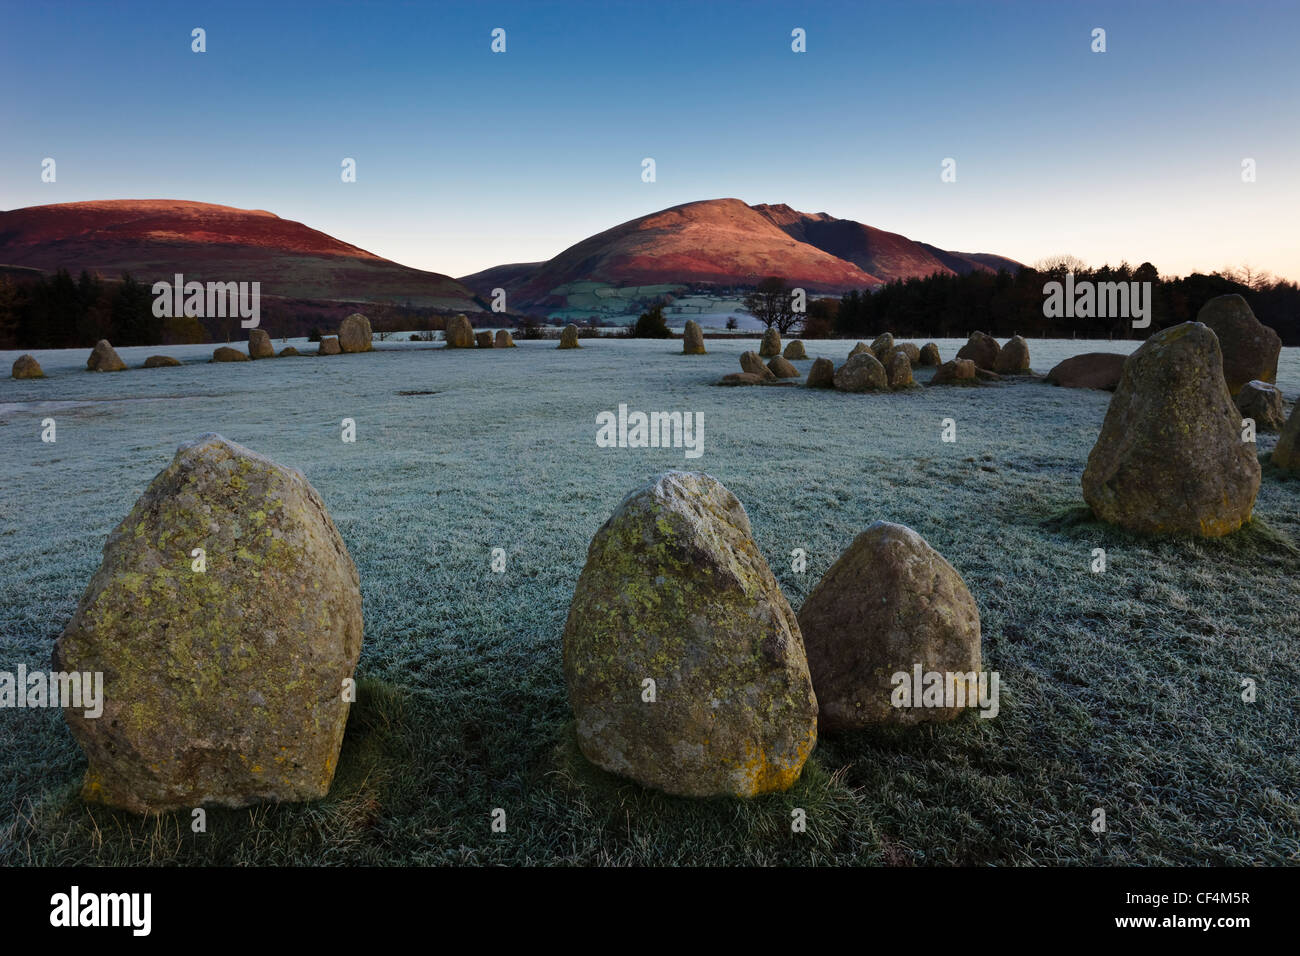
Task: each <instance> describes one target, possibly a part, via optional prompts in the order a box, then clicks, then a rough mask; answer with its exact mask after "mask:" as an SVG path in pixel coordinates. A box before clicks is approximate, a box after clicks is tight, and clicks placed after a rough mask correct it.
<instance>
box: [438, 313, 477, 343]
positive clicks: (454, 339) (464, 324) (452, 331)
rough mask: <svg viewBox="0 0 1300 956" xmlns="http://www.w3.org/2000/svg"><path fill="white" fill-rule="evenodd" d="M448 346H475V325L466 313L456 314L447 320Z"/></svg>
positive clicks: (446, 336)
mask: <svg viewBox="0 0 1300 956" xmlns="http://www.w3.org/2000/svg"><path fill="white" fill-rule="evenodd" d="M445 338H446V339H447V348H449V349H472V348H473V347H474V326H473V325H471V324H470V321H469V319H468V318H466V317H465V316H464V315H455V316H452V317H451V318H450V319H448V320H447V331H446V334H445Z"/></svg>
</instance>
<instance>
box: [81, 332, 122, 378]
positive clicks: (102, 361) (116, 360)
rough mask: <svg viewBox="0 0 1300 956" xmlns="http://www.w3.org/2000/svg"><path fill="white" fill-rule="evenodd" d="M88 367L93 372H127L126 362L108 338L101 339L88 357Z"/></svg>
mask: <svg viewBox="0 0 1300 956" xmlns="http://www.w3.org/2000/svg"><path fill="white" fill-rule="evenodd" d="M86 368H87V369H88V370H89V371H91V372H125V371H126V363H125V362H123V361H122V357H121V356H120V355H118V354H117V349H115V348H113V346H112V344H111V343H110V342H109V341H108V339H100V340H99V341H98V342H96V343H95V348H94V350H93V351H92V352H91V353H90V358H88V359H86Z"/></svg>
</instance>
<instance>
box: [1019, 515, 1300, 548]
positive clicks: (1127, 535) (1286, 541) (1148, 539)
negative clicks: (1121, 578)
mask: <svg viewBox="0 0 1300 956" xmlns="http://www.w3.org/2000/svg"><path fill="white" fill-rule="evenodd" d="M1038 524H1039V526H1040V527H1042V528H1043V529H1044V530H1047V531H1055V532H1057V533H1059V534H1062V535H1064V536H1066V537H1072V538H1079V539H1084V538H1086V539H1087V540H1088V541H1092V540H1093V539H1095V538H1096V537H1097V534H1098V533H1102V534H1104V535H1105V537H1106V538H1107V539H1108V540H1110V541H1116V542H1123V543H1127V544H1131V545H1136V546H1139V547H1143V548H1146V549H1148V550H1151V551H1155V552H1158V553H1159V552H1169V553H1173V552H1187V551H1197V552H1203V553H1206V554H1209V555H1215V556H1220V557H1225V558H1232V559H1235V560H1239V561H1274V562H1275V561H1278V560H1283V561H1290V562H1297V561H1300V547H1297V546H1296V544H1295V542H1293V541H1292V540H1291V539H1290V537H1288V536H1287V535H1286V534H1284V533H1283V532H1281V531H1278V530H1277V529H1275V528H1273V527H1271V526H1270V525H1269V524H1268V523H1267V522H1266V521H1264V520H1263V519H1262V518H1259V517H1256V518H1254V519H1252V520H1251V522H1250V523H1249V524H1247V525H1244V526H1243V527H1241V528H1239V529H1238V530H1236V531H1234V532H1232V533H1231V534H1225V535H1223V536H1222V537H1219V538H1201V537H1196V536H1194V535H1181V534H1143V533H1140V532H1137V531H1130V530H1128V529H1127V528H1123V527H1120V526H1119V525H1113V524H1107V523H1106V522H1104V521H1100V520H1098V518H1097V517H1096V516H1095V515H1094V514H1093V513H1092V509H1091V508H1089V507H1088V506H1087V505H1083V504H1079V505H1072V506H1069V507H1066V508H1059V509H1057V510H1056V511H1053V512H1051V513H1049V514H1047V515H1046V516H1044V517H1042V518H1041V519H1040V520H1039V522H1038Z"/></svg>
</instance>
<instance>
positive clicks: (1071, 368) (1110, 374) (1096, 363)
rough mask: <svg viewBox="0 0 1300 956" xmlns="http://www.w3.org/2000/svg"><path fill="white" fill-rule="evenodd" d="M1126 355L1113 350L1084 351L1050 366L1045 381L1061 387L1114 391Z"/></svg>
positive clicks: (1121, 372) (1126, 357)
mask: <svg viewBox="0 0 1300 956" xmlns="http://www.w3.org/2000/svg"><path fill="white" fill-rule="evenodd" d="M1127 359H1128V356H1127V355H1119V354H1117V353H1115V352H1085V353H1084V354H1082V355H1073V356H1071V357H1070V358H1068V359H1066V360H1065V361H1064V362H1061V363H1059V364H1057V365H1055V366H1053V367H1052V370H1051V371H1050V372H1048V373H1047V381H1048V382H1050V383H1051V384H1052V385H1059V386H1061V387H1062V388H1097V389H1102V390H1104V391H1107V392H1113V391H1115V388H1116V387H1117V386H1118V385H1119V379H1120V376H1121V375H1122V374H1123V373H1124V362H1125V361H1126V360H1127Z"/></svg>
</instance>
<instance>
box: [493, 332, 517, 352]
mask: <svg viewBox="0 0 1300 956" xmlns="http://www.w3.org/2000/svg"><path fill="white" fill-rule="evenodd" d="M493 346H494V347H495V348H499V349H512V348H514V347H515V340H514V337H513V336H511V334H510V333H509V332H508V331H506V330H505V329H497V337H496V341H495V342H494V343H493Z"/></svg>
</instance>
